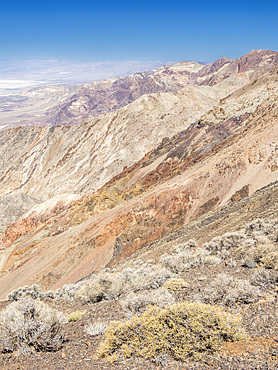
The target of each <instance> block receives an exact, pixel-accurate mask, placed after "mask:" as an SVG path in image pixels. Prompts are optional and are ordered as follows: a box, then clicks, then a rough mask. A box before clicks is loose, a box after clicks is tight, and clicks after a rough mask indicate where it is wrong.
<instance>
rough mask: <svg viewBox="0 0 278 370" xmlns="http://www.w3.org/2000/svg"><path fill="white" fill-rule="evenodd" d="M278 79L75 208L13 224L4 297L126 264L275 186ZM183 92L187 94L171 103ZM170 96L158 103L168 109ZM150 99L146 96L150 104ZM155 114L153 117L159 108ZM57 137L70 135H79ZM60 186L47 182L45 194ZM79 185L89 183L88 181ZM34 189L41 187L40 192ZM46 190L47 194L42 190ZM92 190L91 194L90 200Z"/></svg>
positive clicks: (168, 143)
mask: <svg viewBox="0 0 278 370" xmlns="http://www.w3.org/2000/svg"><path fill="white" fill-rule="evenodd" d="M277 81H278V69H277V66H274V67H273V68H272V69H271V70H270V71H268V72H266V73H265V74H263V75H262V76H261V77H260V78H258V79H257V80H255V81H254V82H250V83H249V84H248V85H246V86H244V87H242V88H241V89H239V90H236V91H235V92H233V93H232V94H230V95H229V96H228V97H226V98H225V99H222V100H221V101H220V102H219V104H216V105H215V106H214V107H213V108H212V109H211V110H210V111H209V112H208V113H206V114H204V115H203V116H202V117H200V119H199V120H197V121H196V122H195V123H193V124H191V125H189V124H187V126H185V129H184V130H183V131H181V132H180V133H178V134H176V135H174V136H173V137H172V138H171V139H169V138H168V139H164V140H163V141H162V142H161V144H160V145H159V146H158V147H157V148H156V149H154V150H152V151H150V152H148V153H147V154H146V155H145V156H144V157H143V158H142V159H141V160H140V161H139V162H136V163H134V164H133V165H132V166H131V167H128V168H126V169H124V171H123V172H122V173H120V174H119V175H117V176H116V177H114V178H113V179H112V180H110V181H109V182H107V183H106V184H105V185H103V187H102V188H100V189H99V190H98V191H96V192H95V193H92V194H87V195H86V196H84V197H83V198H81V199H79V200H77V202H75V203H74V204H72V205H71V204H70V205H69V206H68V207H65V206H61V207H56V209H55V210H51V209H49V210H47V207H45V208H40V209H46V211H45V212H41V211H40V212H36V209H33V210H32V212H31V213H30V212H29V213H28V215H26V216H23V217H22V218H21V219H20V220H19V221H18V222H16V223H14V224H12V225H10V227H9V228H8V229H7V230H6V231H5V233H4V235H3V238H2V248H3V251H2V253H1V260H2V274H1V277H0V281H1V286H3V289H2V291H1V294H2V296H4V295H5V294H6V293H7V289H6V287H10V288H16V287H18V286H19V285H24V284H31V283H33V282H39V283H40V284H42V286H44V287H47V288H48V287H54V288H55V287H59V286H61V285H62V284H65V283H69V282H73V281H76V280H78V279H81V278H83V277H84V276H86V275H89V274H90V273H92V272H93V271H94V270H99V269H101V268H103V267H104V266H105V265H107V264H114V263H116V262H117V261H120V260H123V259H125V258H126V257H127V256H129V255H131V254H132V253H134V252H136V251H137V250H140V249H141V248H145V247H146V246H148V245H150V244H151V243H153V242H155V241H157V240H159V239H161V238H162V237H165V236H166V235H168V234H169V233H171V232H173V231H174V230H177V229H179V228H181V227H183V226H184V225H186V224H187V223H188V222H192V221H194V220H197V219H198V218H199V217H201V216H202V215H203V214H205V213H207V212H209V211H211V210H213V209H215V208H217V207H218V206H222V205H225V204H229V203H230V202H234V201H237V200H239V199H241V198H242V197H246V196H248V195H249V194H252V193H254V192H255V191H256V190H258V189H260V188H262V187H264V186H266V185H268V184H269V183H271V182H274V181H277V180H278V178H277V173H278V172H277V168H278V165H277V145H276V143H277V132H278V131H277V122H278V121H277V117H278V84H277ZM209 91H211V90H209ZM183 94H184V90H181V91H180V92H178V93H174V94H170V95H169V96H171V97H172V96H175V97H177V96H183ZM166 96H168V95H167V94H166V95H165V94H161V95H157V96H156V98H157V99H158V101H160V102H161V101H163V99H165V97H166ZM153 98H154V97H153V95H150V96H149V97H148V99H150V101H152V100H153ZM144 99H146V97H144V98H141V99H139V100H137V101H135V102H134V103H132V104H131V105H130V106H129V107H127V108H123V110H121V111H118V112H116V113H115V114H119V112H120V114H124V112H125V111H127V110H128V109H129V108H130V107H136V104H138V103H139V102H140V106H141V104H142V101H144ZM164 101H165V100H164ZM155 104H156V105H157V104H158V102H156V103H155ZM177 106H178V105H177ZM132 111H135V109H134V108H132ZM150 111H151V112H152V113H153V108H151V109H150ZM144 112H145V113H146V110H144ZM179 114H180V113H179ZM103 117H106V116H103ZM170 117H171V114H170V115H169V118H170ZM174 117H177V115H176V111H174V114H173V117H172V119H174ZM99 119H101V118H99ZM123 121H124V120H123ZM152 124H153V123H152ZM82 127H83V126H82V125H81V126H77V127H76V128H75V129H81V128H82ZM84 127H86V125H84ZM186 127H187V128H186ZM121 128H122V126H121ZM37 129H38V128H34V130H37ZM58 129H59V130H61V132H64V133H65V132H66V130H73V129H74V128H73V127H71V128H65V127H63V128H61V129H60V128H58ZM44 130H45V129H44ZM47 130H49V129H47ZM55 130H57V128H55V129H53V131H54V133H55ZM158 131H159V130H158ZM7 132H9V133H10V132H12V131H7ZM48 132H49V131H48ZM150 132H151V127H150ZM149 135H150V137H151V134H149ZM35 137H36V136H35V134H34V138H35ZM80 137H82V136H81V135H80V134H79V138H80ZM85 137H86V136H85ZM34 138H33V140H34ZM32 142H33V141H32ZM34 142H35V143H36V141H35V140H34ZM140 144H141V142H140ZM84 145H85V140H84ZM77 147H78V146H77ZM74 150H75V149H74ZM146 151H147V150H146ZM25 152H27V151H26V150H25ZM29 152H30V151H29ZM35 153H36V152H34V153H33V155H35ZM110 156H111V153H110ZM141 156H142V155H141ZM139 157H140V156H139ZM75 158H80V157H78V156H75ZM66 159H67V158H66ZM134 162H135V160H134ZM18 163H19V164H20V163H21V162H20V161H18ZM22 163H24V162H23V161H22ZM27 163H28V162H27ZM35 163H36V162H35ZM47 163H50V162H47ZM83 163H85V160H84V162H83ZM28 165H29V166H30V162H29V164H28ZM16 168H17V167H16V166H14V167H13V168H11V170H10V173H11V177H10V178H12V177H13V178H15V173H16V171H15V170H16ZM19 168H20V167H19ZM41 168H43V166H41ZM80 168H81V165H80ZM54 172H55V171H49V172H47V171H46V172H45V175H42V174H40V176H38V178H39V179H42V178H47V175H48V173H52V174H53V173H54ZM119 172H120V171H119ZM34 173H35V172H34ZM82 176H84V175H83V174H82ZM91 176H92V175H91ZM29 177H30V180H29V181H30V183H29V184H28V181H27V182H26V181H25V184H26V185H25V184H24V183H23V185H22V186H21V188H23V189H27V190H26V191H28V192H29V191H30V190H29V189H32V188H31V187H29V188H28V186H30V184H34V182H32V181H35V177H34V176H33V175H32V178H31V176H29ZM111 177H112V176H111ZM5 179H8V177H7V176H6V177H5V176H3V180H2V181H3V182H2V183H3V184H9V181H8V180H5ZM26 179H28V177H26ZM71 179H72V180H73V181H76V180H74V179H73V178H72V177H71V178H70V177H69V181H70V180H71ZM63 180H64V182H65V178H63ZM18 183H20V181H18ZM41 183H42V184H43V181H41ZM53 183H54V181H53V180H51V181H49V182H47V188H48V186H51V185H52V184H53ZM65 183H66V182H65ZM76 183H80V184H81V185H82V178H80V177H79V179H78V181H76ZM10 184H11V182H10ZM48 184H49V185H48ZM61 184H62V181H61ZM80 184H78V185H79V186H80ZM9 186H11V185H9ZM24 186H26V188H24ZM33 186H34V189H35V188H36V186H38V185H33ZM61 186H62V185H61ZM3 188H4V186H3ZM57 188H58V186H57ZM10 190H11V188H10ZM40 191H41V193H42V194H43V193H45V190H44V189H43V188H41V190H40ZM79 191H80V189H79ZM89 191H90V189H89V187H88V188H86V193H89ZM56 192H57V190H56V189H55V190H53V193H56ZM46 194H47V193H46ZM50 196H51V194H50ZM40 207H41V206H40Z"/></svg>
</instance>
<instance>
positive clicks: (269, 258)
mask: <svg viewBox="0 0 278 370" xmlns="http://www.w3.org/2000/svg"><path fill="white" fill-rule="evenodd" d="M260 263H261V265H262V266H263V267H264V268H266V269H275V270H278V252H270V253H268V254H266V255H265V256H263V257H262V258H261V259H260Z"/></svg>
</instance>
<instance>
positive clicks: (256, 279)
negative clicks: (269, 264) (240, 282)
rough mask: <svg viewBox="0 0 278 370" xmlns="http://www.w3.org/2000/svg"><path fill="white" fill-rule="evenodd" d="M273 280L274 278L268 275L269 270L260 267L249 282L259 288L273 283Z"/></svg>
mask: <svg viewBox="0 0 278 370" xmlns="http://www.w3.org/2000/svg"><path fill="white" fill-rule="evenodd" d="M274 281H275V279H274V278H273V277H272V276H271V275H270V273H269V271H267V270H266V269H263V268H261V269H258V270H257V271H256V272H255V274H254V276H253V278H252V280H251V283H252V285H255V286H258V287H261V288H266V287H268V286H269V285H271V284H272V283H274Z"/></svg>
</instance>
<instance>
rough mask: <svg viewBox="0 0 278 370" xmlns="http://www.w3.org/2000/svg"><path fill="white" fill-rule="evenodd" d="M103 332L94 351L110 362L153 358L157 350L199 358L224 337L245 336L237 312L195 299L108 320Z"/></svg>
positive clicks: (238, 338) (244, 337)
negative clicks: (121, 319)
mask: <svg viewBox="0 0 278 370" xmlns="http://www.w3.org/2000/svg"><path fill="white" fill-rule="evenodd" d="M105 335H106V338H105V340H104V341H103V342H102V343H101V344H100V347H99V350H98V354H99V356H100V357H107V358H108V360H109V361H112V362H113V361H117V360H122V359H126V358H128V357H131V356H132V355H135V356H140V357H143V358H145V359H153V358H155V357H156V356H157V355H159V354H167V355H170V356H172V357H173V358H175V359H176V360H185V359H186V358H187V357H190V356H191V357H194V358H196V359H200V357H201V354H202V353H204V352H208V353H211V352H213V351H215V350H216V349H217V348H218V347H219V346H220V345H221V344H222V343H223V342H224V341H234V340H243V339H247V334H246V333H245V331H244V329H242V327H241V318H240V316H238V315H232V314H230V313H227V312H225V311H223V310H222V309H221V308H220V307H215V306H211V305H207V304H202V303H196V302H195V303H191V302H183V303H179V304H176V305H172V306H168V307H167V308H164V309H160V308H158V307H151V308H149V309H148V310H147V311H146V312H145V313H143V315H142V316H140V317H139V316H133V317H132V318H131V319H130V320H127V321H124V322H121V323H111V324H110V326H109V327H108V328H107V330H106V333H105Z"/></svg>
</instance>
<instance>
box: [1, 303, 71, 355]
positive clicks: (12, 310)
mask: <svg viewBox="0 0 278 370" xmlns="http://www.w3.org/2000/svg"><path fill="white" fill-rule="evenodd" d="M65 322H66V319H65V317H64V315H63V314H62V313H60V312H58V311H56V310H54V309H52V308H50V307H49V306H47V305H46V304H44V303H42V302H40V301H34V300H32V299H31V298H23V299H22V300H20V301H17V302H13V303H11V304H10V305H9V306H8V307H7V308H6V309H5V310H4V311H2V312H1V313H0V351H1V352H10V351H15V350H28V348H29V347H30V346H33V347H34V348H35V349H36V350H43V351H55V350H58V349H59V348H60V347H61V345H62V342H63V335H64V333H63V324H64V323H65Z"/></svg>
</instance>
